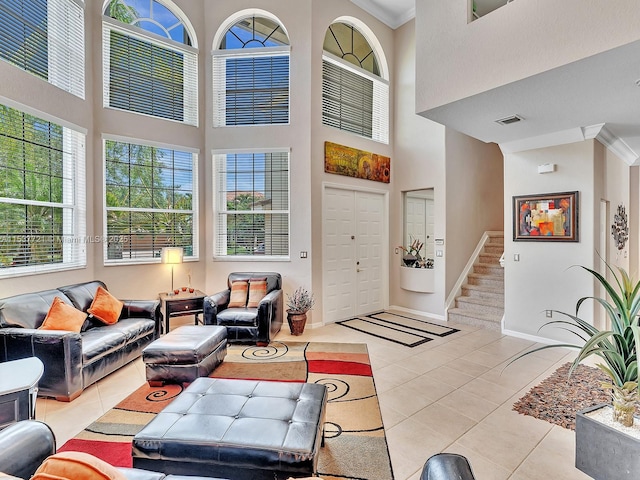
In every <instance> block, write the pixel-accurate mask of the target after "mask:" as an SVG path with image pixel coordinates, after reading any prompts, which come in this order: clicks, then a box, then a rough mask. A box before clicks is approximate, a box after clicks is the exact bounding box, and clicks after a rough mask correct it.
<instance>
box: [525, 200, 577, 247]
mask: <svg viewBox="0 0 640 480" xmlns="http://www.w3.org/2000/svg"><path fill="white" fill-rule="evenodd" d="M513 240H514V241H537V242H540V241H542V242H558V241H560V242H578V241H579V238H578V192H563V193H544V194H537V195H518V196H515V197H513Z"/></svg>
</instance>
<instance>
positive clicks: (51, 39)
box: [0, 0, 84, 98]
mask: <svg viewBox="0 0 640 480" xmlns="http://www.w3.org/2000/svg"><path fill="white" fill-rule="evenodd" d="M0 32H2V33H1V34H0V59H3V60H6V61H8V62H10V63H12V64H14V65H16V66H17V67H19V68H21V69H22V70H25V71H27V72H29V73H32V74H34V75H36V76H37V77H40V78H42V79H44V80H46V81H48V82H49V83H51V84H52V85H55V86H56V87H59V88H61V89H63V90H65V91H67V92H69V93H72V94H74V95H76V96H78V97H80V98H84V2H76V1H73V0H48V1H47V0H12V1H10V2H0Z"/></svg>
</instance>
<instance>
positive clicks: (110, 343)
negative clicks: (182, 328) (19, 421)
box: [0, 281, 161, 471]
mask: <svg viewBox="0 0 640 480" xmlns="http://www.w3.org/2000/svg"><path fill="white" fill-rule="evenodd" d="M98 286H102V287H103V288H106V285H105V284H104V283H103V282H100V281H92V282H85V283H78V284H74V285H67V286H64V287H59V288H56V289H51V290H43V291H40V292H35V293H25V294H21V295H15V296H12V297H7V298H3V299H0V361H2V362H4V361H8V360H17V359H20V358H25V357H31V356H35V357H38V358H39V359H40V360H42V363H44V374H43V375H42V378H41V379H40V382H39V383H38V395H41V396H48V397H54V398H56V399H57V400H61V401H71V400H73V399H74V398H76V397H78V396H79V395H80V394H81V393H82V391H83V390H84V389H85V388H86V387H88V386H89V385H91V384H93V383H94V382H96V381H98V380H99V379H101V378H103V377H105V376H106V375H108V374H110V373H111V372H113V371H115V370H117V369H118V368H120V367H122V366H123V365H125V364H127V363H128V362H130V361H131V360H133V359H135V358H137V357H139V356H140V355H141V354H142V350H143V348H144V347H146V346H147V345H148V344H149V343H151V342H152V341H153V340H154V339H155V338H156V336H157V332H158V331H159V325H160V319H161V317H160V302H159V301H158V300H128V301H127V300H125V301H123V303H124V308H123V309H122V313H121V315H120V318H119V320H118V321H117V322H116V323H115V324H112V325H105V324H103V323H101V322H98V321H96V320H91V318H90V317H89V319H88V320H87V321H85V324H84V325H83V327H82V331H81V332H80V333H74V332H68V331H62V330H38V327H39V326H40V325H41V324H42V322H43V320H44V318H45V316H46V315H47V312H48V311H49V307H50V306H51V303H52V302H53V299H54V298H55V297H59V298H61V299H62V300H63V301H64V302H65V303H67V304H69V305H73V306H74V307H75V308H77V309H79V310H82V311H84V312H86V311H87V309H88V308H89V307H90V306H91V302H92V301H93V297H94V295H95V292H96V290H97V289H98ZM0 471H1V470H0Z"/></svg>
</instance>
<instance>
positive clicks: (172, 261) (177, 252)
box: [161, 247, 183, 295]
mask: <svg viewBox="0 0 640 480" xmlns="http://www.w3.org/2000/svg"><path fill="white" fill-rule="evenodd" d="M161 255H162V263H167V264H169V265H171V291H170V292H169V295H173V266H174V265H178V264H180V263H182V257H183V250H182V247H164V248H163V249H162V253H161Z"/></svg>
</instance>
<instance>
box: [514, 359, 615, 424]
mask: <svg viewBox="0 0 640 480" xmlns="http://www.w3.org/2000/svg"><path fill="white" fill-rule="evenodd" d="M570 368H571V363H566V364H564V365H563V366H561V367H560V368H558V369H557V370H556V371H555V372H554V373H552V374H551V375H550V376H549V377H547V378H545V379H544V380H543V381H542V382H540V384H538V385H536V386H535V387H533V388H532V389H531V390H529V393H527V394H526V395H525V396H524V397H522V398H521V399H520V400H518V401H517V402H516V403H515V404H514V405H513V409H514V410H515V411H516V412H519V413H522V414H523V415H531V416H532V417H535V418H539V419H540V420H546V421H547V422H550V423H554V424H556V425H560V426H561V427H564V428H567V429H569V430H575V428H576V412H578V411H580V410H582V409H584V408H588V407H592V406H594V405H598V404H599V403H611V397H610V396H609V394H608V393H607V392H605V391H604V390H603V388H602V387H601V386H600V384H601V382H603V381H606V380H608V377H607V376H606V375H605V374H604V373H603V372H601V371H600V370H599V369H597V368H593V367H587V366H585V365H578V368H577V369H576V370H575V371H574V372H573V373H572V374H571V377H568V375H569V369H570Z"/></svg>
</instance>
